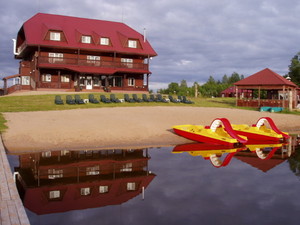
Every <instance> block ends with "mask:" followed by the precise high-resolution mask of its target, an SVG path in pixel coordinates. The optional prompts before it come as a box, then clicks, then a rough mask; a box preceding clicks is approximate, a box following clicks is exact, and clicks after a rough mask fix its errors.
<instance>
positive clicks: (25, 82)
mask: <svg viewBox="0 0 300 225" xmlns="http://www.w3.org/2000/svg"><path fill="white" fill-rule="evenodd" d="M21 78H22V85H29V82H30V77H29V76H23V77H21Z"/></svg>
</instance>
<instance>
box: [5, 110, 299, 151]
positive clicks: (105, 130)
mask: <svg viewBox="0 0 300 225" xmlns="http://www.w3.org/2000/svg"><path fill="white" fill-rule="evenodd" d="M4 116H5V118H6V120H7V121H8V122H7V126H8V127H9V129H7V131H6V132H4V133H3V134H2V139H3V142H4V145H5V147H6V148H7V150H8V151H9V152H10V153H23V152H24V153H25V152H32V151H46V150H83V149H95V150H96V149H116V148H139V147H158V146H174V145H177V144H184V143H189V142H191V141H189V140H187V139H185V138H182V137H179V136H177V135H176V134H174V133H173V132H172V130H171V128H172V126H173V125H180V124H199V125H210V123H211V121H212V120H213V119H215V118H218V117H225V118H227V119H229V120H230V122H231V123H235V124H253V123H255V122H256V121H257V120H258V119H259V118H260V117H264V116H268V117H271V118H272V119H273V120H274V122H275V123H276V125H277V126H278V127H279V128H280V129H281V130H283V131H286V132H289V133H292V134H300V116H296V115H288V114H276V113H268V112H256V111H247V110H239V109H227V108H201V107H188V106H187V107H164V106H158V107H114V108H98V109H78V110H65V111H47V112H18V113H4Z"/></svg>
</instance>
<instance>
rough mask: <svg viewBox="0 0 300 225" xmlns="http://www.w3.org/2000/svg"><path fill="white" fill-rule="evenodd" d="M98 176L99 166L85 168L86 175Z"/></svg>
mask: <svg viewBox="0 0 300 225" xmlns="http://www.w3.org/2000/svg"><path fill="white" fill-rule="evenodd" d="M98 174H100V171H99V166H93V167H87V168H86V175H98Z"/></svg>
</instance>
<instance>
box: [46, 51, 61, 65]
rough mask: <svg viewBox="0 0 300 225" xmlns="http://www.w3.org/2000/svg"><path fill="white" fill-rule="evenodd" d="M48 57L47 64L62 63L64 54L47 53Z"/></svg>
mask: <svg viewBox="0 0 300 225" xmlns="http://www.w3.org/2000/svg"><path fill="white" fill-rule="evenodd" d="M48 56H49V63H57V62H62V61H63V58H64V54H62V53H54V52H49V54H48Z"/></svg>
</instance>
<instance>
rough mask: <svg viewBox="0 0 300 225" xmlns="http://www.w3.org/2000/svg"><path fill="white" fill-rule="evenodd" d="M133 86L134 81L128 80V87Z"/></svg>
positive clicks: (132, 79)
mask: <svg viewBox="0 0 300 225" xmlns="http://www.w3.org/2000/svg"><path fill="white" fill-rule="evenodd" d="M134 85H135V79H134V78H132V77H130V78H128V86H134Z"/></svg>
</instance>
